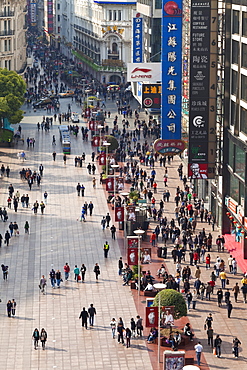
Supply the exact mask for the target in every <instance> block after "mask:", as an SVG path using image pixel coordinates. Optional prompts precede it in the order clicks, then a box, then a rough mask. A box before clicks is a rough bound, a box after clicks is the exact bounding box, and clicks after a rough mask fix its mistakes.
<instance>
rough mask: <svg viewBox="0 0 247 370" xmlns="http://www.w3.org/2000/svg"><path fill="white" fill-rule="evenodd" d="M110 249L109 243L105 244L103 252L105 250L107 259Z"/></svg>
mask: <svg viewBox="0 0 247 370" xmlns="http://www.w3.org/2000/svg"><path fill="white" fill-rule="evenodd" d="M109 249H110V246H109V244H108V241H106V242H105V244H104V247H103V250H104V257H105V258H107V257H108V252H109Z"/></svg>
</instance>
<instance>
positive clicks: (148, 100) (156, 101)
mask: <svg viewBox="0 0 247 370" xmlns="http://www.w3.org/2000/svg"><path fill="white" fill-rule="evenodd" d="M160 105H161V85H160V84H143V85H142V107H143V108H156V109H160Z"/></svg>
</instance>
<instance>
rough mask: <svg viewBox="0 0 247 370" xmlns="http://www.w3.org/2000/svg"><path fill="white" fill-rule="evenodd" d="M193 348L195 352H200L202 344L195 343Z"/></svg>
mask: <svg viewBox="0 0 247 370" xmlns="http://www.w3.org/2000/svg"><path fill="white" fill-rule="evenodd" d="M194 348H195V350H196V352H202V350H203V346H202V345H201V344H199V343H198V344H196V345H195V347H194Z"/></svg>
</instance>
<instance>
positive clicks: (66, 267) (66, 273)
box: [63, 262, 70, 281]
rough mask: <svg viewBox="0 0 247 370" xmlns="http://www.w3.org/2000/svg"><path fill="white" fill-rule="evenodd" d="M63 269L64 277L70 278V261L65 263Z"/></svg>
mask: <svg viewBox="0 0 247 370" xmlns="http://www.w3.org/2000/svg"><path fill="white" fill-rule="evenodd" d="M63 270H64V279H65V280H66V281H67V280H68V278H69V272H70V267H69V264H68V262H66V263H65V265H64V267H63Z"/></svg>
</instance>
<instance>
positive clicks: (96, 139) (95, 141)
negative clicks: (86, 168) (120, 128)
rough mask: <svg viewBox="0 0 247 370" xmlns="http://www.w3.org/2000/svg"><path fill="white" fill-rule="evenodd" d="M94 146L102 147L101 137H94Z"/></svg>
mask: <svg viewBox="0 0 247 370" xmlns="http://www.w3.org/2000/svg"><path fill="white" fill-rule="evenodd" d="M92 144H93V146H99V145H100V137H99V136H94V137H93V140H92Z"/></svg>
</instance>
